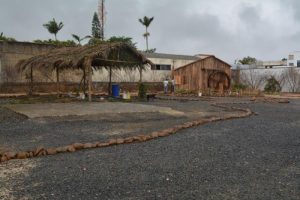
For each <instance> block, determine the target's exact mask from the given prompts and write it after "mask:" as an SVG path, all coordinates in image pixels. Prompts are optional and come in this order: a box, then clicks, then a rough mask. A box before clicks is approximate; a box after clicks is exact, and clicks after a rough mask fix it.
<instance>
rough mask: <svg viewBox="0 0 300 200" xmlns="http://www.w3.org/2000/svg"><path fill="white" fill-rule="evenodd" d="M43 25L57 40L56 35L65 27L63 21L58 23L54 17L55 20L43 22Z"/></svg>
mask: <svg viewBox="0 0 300 200" xmlns="http://www.w3.org/2000/svg"><path fill="white" fill-rule="evenodd" d="M43 26H44V27H45V28H46V29H47V30H48V31H49V33H51V34H54V36H55V40H57V36H56V35H57V33H58V32H59V31H60V30H61V29H62V28H63V27H64V24H63V23H62V22H59V23H57V22H56V21H55V19H54V18H53V20H51V21H49V22H48V23H46V24H43Z"/></svg>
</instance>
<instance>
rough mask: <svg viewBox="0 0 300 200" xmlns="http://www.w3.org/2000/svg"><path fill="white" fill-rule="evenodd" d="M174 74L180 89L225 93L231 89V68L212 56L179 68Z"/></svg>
mask: <svg viewBox="0 0 300 200" xmlns="http://www.w3.org/2000/svg"><path fill="white" fill-rule="evenodd" d="M173 73H174V79H175V82H176V85H177V88H178V89H185V90H189V91H197V92H204V91H206V90H208V89H211V90H215V91H218V92H220V93H223V92H224V91H225V90H228V89H229V88H230V82H231V66H230V65H229V64H227V63H226V62H224V61H222V60H220V59H218V58H216V57H215V56H212V55H211V56H206V57H202V58H200V59H198V60H196V61H194V62H192V63H190V64H187V65H184V66H182V67H179V68H177V69H175V70H174V72H173Z"/></svg>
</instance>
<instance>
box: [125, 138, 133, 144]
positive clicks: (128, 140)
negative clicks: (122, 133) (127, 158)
mask: <svg viewBox="0 0 300 200" xmlns="http://www.w3.org/2000/svg"><path fill="white" fill-rule="evenodd" d="M133 140H134V139H133V137H128V138H125V140H124V143H125V144H129V143H132V142H133Z"/></svg>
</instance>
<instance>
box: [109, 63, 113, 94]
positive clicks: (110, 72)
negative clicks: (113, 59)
mask: <svg viewBox="0 0 300 200" xmlns="http://www.w3.org/2000/svg"><path fill="white" fill-rule="evenodd" d="M111 77H112V69H111V67H109V83H108V96H111Z"/></svg>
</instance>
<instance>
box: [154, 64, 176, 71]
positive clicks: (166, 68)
mask: <svg viewBox="0 0 300 200" xmlns="http://www.w3.org/2000/svg"><path fill="white" fill-rule="evenodd" d="M151 69H152V70H165V71H170V70H171V65H155V66H152V67H151Z"/></svg>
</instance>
